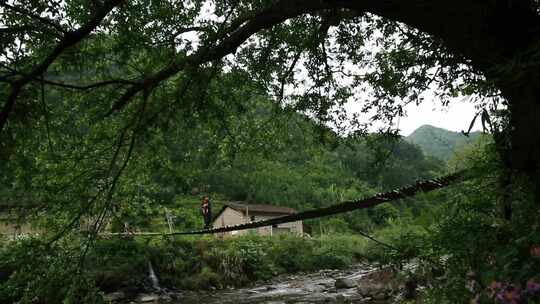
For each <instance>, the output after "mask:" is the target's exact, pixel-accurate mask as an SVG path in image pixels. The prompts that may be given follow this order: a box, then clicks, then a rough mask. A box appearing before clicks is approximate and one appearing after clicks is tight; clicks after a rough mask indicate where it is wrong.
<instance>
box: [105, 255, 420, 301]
mask: <svg viewBox="0 0 540 304" xmlns="http://www.w3.org/2000/svg"><path fill="white" fill-rule="evenodd" d="M397 281H398V280H396V279H395V275H393V272H391V271H389V270H387V269H381V268H378V267H374V266H373V265H368V264H357V265H354V266H352V267H350V268H349V269H346V270H320V271H318V272H314V273H299V274H295V275H281V276H277V277H275V278H273V279H272V280H270V281H266V282H260V283H257V284H254V285H253V286H250V287H245V288H227V289H222V290H208V291H171V290H164V289H159V290H156V292H154V293H147V294H140V295H138V296H137V297H136V298H135V299H132V300H126V299H125V297H123V294H122V293H112V294H107V295H105V302H106V303H114V302H117V303H175V304H177V303H178V304H180V303H183V304H195V303H205V304H213V303H216V304H217V303H230V304H251V303H253V304H254V303H267V304H289V303H380V304H383V303H398V302H401V300H402V299H403V298H410V297H412V296H414V295H413V294H411V292H412V293H414V292H415V289H416V285H415V284H414V285H413V286H411V284H410V283H408V282H402V283H397ZM155 283H157V281H156V282H155Z"/></svg>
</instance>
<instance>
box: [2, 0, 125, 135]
mask: <svg viewBox="0 0 540 304" xmlns="http://www.w3.org/2000/svg"><path fill="white" fill-rule="evenodd" d="M122 1H123V0H109V1H105V2H104V3H103V5H102V6H101V7H99V8H98V9H97V11H96V12H95V13H94V15H93V16H92V17H91V18H90V20H89V21H88V22H87V23H86V24H84V25H83V26H81V27H80V28H79V29H77V30H75V31H71V32H67V33H66V34H65V35H64V36H63V38H62V39H61V40H60V42H59V43H58V44H57V45H56V47H55V48H54V49H53V50H52V52H51V53H50V54H49V55H48V56H47V57H46V58H45V59H44V60H43V61H42V62H41V63H40V64H38V65H37V66H35V67H34V68H33V69H32V71H30V73H27V74H25V75H24V76H23V77H22V78H19V79H17V80H14V81H13V82H12V83H11V91H10V93H9V95H8V98H7V100H6V101H5V103H4V107H3V108H2V112H0V132H2V130H3V128H4V126H5V124H6V122H7V120H8V117H9V114H10V113H11V112H12V111H13V108H14V106H15V103H16V100H17V97H18V96H19V94H20V92H21V90H22V89H23V87H24V86H25V85H26V84H28V83H29V82H30V81H32V80H33V79H35V78H37V77H38V76H40V75H41V74H43V73H44V72H45V71H46V70H47V68H48V67H49V66H50V65H51V64H52V63H53V62H54V61H55V60H56V58H58V56H60V55H61V54H62V53H63V52H64V51H65V50H66V49H67V48H69V47H71V46H73V45H75V44H77V43H78V42H80V41H81V40H83V39H84V38H85V37H86V36H88V35H89V34H90V33H91V32H92V31H93V30H94V29H95V28H96V27H97V26H98V25H99V24H100V23H101V22H102V21H103V19H104V18H105V16H107V14H108V13H109V12H110V11H111V10H112V9H114V8H115V7H116V6H118V5H119V4H120V3H121V2H122Z"/></svg>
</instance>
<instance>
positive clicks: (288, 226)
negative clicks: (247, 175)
mask: <svg viewBox="0 0 540 304" xmlns="http://www.w3.org/2000/svg"><path fill="white" fill-rule="evenodd" d="M248 212H249V211H248ZM248 216H249V218H248ZM248 216H246V215H245V214H244V213H243V212H240V211H237V210H234V209H232V208H225V210H224V211H223V212H222V213H221V214H220V215H219V216H218V217H217V218H216V219H215V220H214V223H213V227H214V228H219V227H224V226H232V225H239V224H244V223H248V222H251V221H264V220H269V219H273V218H276V217H280V216H283V214H260V213H250V214H249V215H248ZM249 231H250V230H240V231H230V232H225V233H222V234H221V235H222V236H231V235H244V234H246V233H248V232H249ZM256 231H257V233H258V234H259V235H274V234H279V233H286V232H287V233H295V234H299V235H302V234H303V232H304V231H303V228H302V221H296V222H292V223H284V224H279V225H277V227H271V226H265V227H259V228H257V229H256Z"/></svg>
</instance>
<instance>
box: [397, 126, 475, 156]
mask: <svg viewBox="0 0 540 304" xmlns="http://www.w3.org/2000/svg"><path fill="white" fill-rule="evenodd" d="M481 134H482V132H478V131H477V132H471V133H470V134H469V137H467V136H465V135H463V134H462V133H460V132H454V131H449V130H446V129H443V128H437V127H434V126H431V125H423V126H421V127H419V128H418V129H416V130H415V131H414V132H412V133H411V135H409V136H407V137H405V138H404V139H405V140H406V141H408V142H410V143H413V144H416V145H418V146H420V148H422V151H423V152H424V153H425V154H426V155H428V156H433V157H436V158H438V159H441V160H444V161H447V160H448V159H450V157H452V155H453V154H454V152H455V151H456V150H458V149H459V148H461V147H463V146H465V145H467V144H470V143H472V142H474V141H475V140H476V139H477V138H478V137H479V136H480V135H481Z"/></svg>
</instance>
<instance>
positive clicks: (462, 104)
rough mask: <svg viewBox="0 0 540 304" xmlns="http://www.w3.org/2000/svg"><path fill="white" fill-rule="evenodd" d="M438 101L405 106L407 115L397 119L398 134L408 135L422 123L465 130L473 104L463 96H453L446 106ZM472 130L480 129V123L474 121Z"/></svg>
mask: <svg viewBox="0 0 540 304" xmlns="http://www.w3.org/2000/svg"><path fill="white" fill-rule="evenodd" d="M440 104H441V103H440V102H437V101H436V100H435V102H429V101H425V102H424V103H422V104H420V105H419V106H417V105H415V104H412V105H408V106H407V107H406V112H407V116H406V117H402V118H401V119H400V121H399V129H400V130H401V131H400V134H401V135H403V136H408V135H410V134H411V133H412V132H413V131H414V130H416V129H417V128H418V127H420V126H422V125H432V126H435V127H438V128H444V129H447V130H450V131H455V132H460V131H467V129H468V128H469V125H470V124H471V121H472V120H473V117H474V115H475V113H476V110H475V108H474V104H472V103H470V102H467V101H466V100H464V98H463V97H460V98H455V99H454V100H452V102H450V104H449V106H448V107H442V106H441V105H440ZM472 130H473V131H478V130H481V123H480V122H479V120H478V121H476V123H475V125H474V127H473V129H472Z"/></svg>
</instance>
